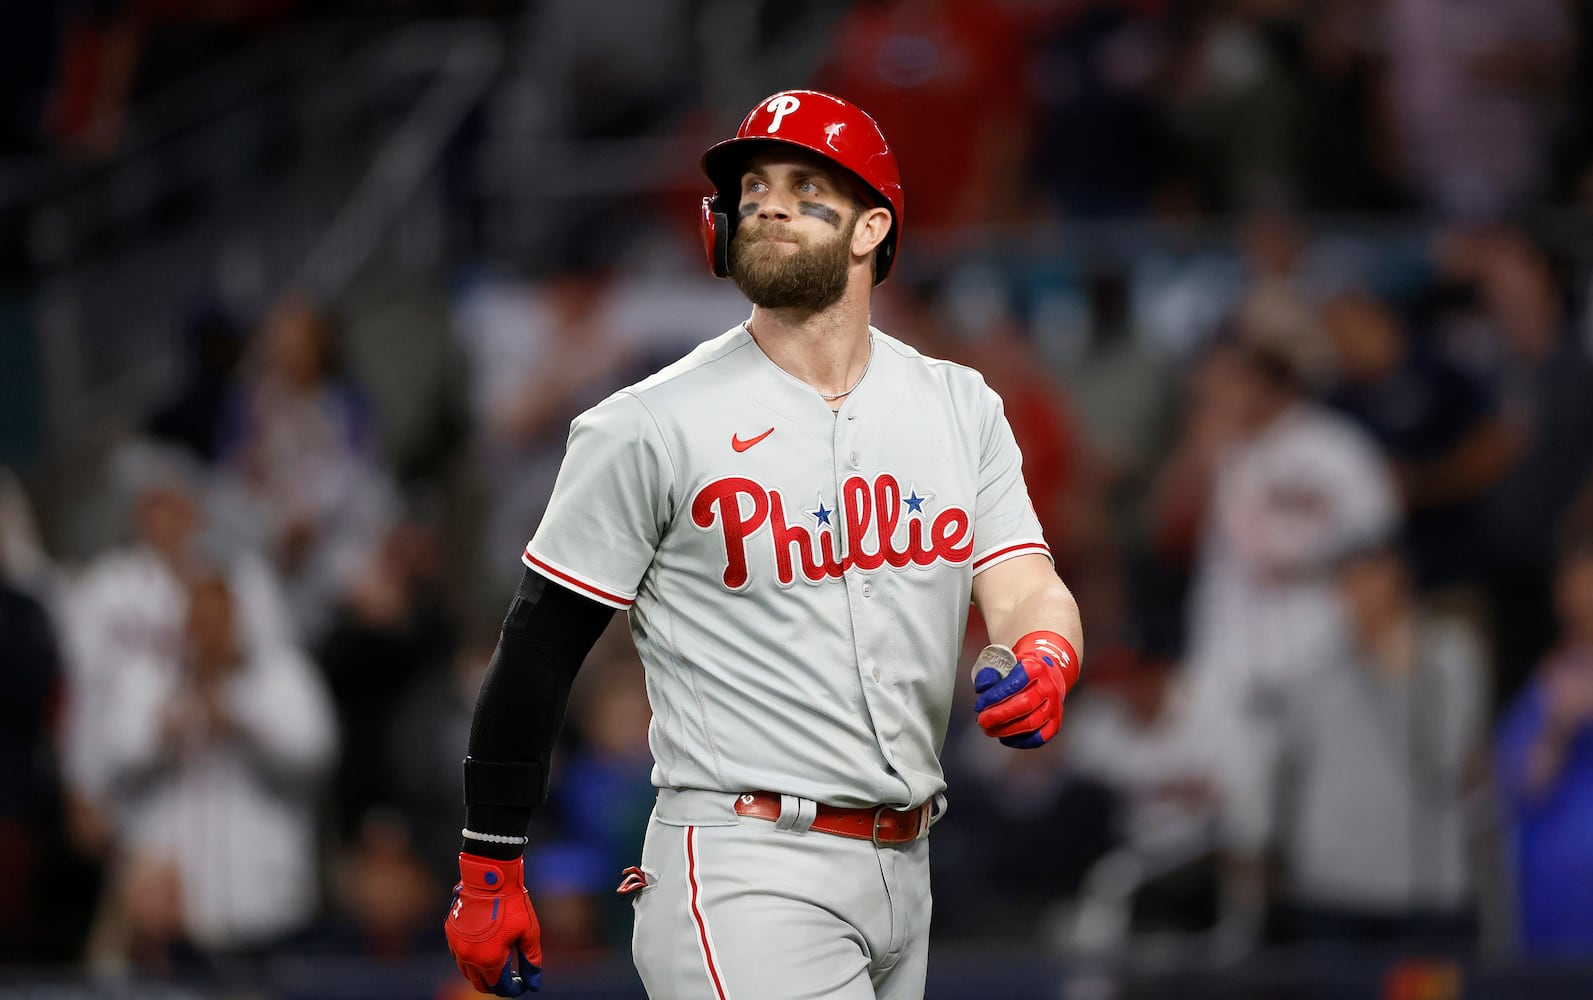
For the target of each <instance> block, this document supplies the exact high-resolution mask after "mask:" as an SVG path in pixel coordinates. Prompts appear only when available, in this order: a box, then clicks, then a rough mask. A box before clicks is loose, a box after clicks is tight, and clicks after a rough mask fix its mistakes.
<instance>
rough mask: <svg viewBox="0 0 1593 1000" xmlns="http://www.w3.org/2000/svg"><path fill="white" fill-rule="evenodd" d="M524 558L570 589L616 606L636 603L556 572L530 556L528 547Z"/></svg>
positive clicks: (566, 574)
mask: <svg viewBox="0 0 1593 1000" xmlns="http://www.w3.org/2000/svg"><path fill="white" fill-rule="evenodd" d="M525 558H526V561H527V562H529V563H532V564H533V565H535V566H536V568H537V569H539V570H541V571H542V572H544V573H546V574H547V575H548V576H552V577H557V578H558V579H560V580H563V581H564V582H565V583H568V584H569V585H570V586H572V587H579V588H581V589H582V590H584V591H586V592H587V593H588V594H596V595H597V596H598V597H601V598H602V599H603V600H605V601H613V602H615V603H616V604H621V605H624V606H625V607H627V608H628V607H630V606H631V605H632V604H635V603H636V599H635V598H631V597H621V596H620V595H618V594H611V593H609V592H608V591H606V590H603V589H601V588H598V587H594V586H592V585H591V584H590V583H586V582H584V581H581V580H577V579H576V578H575V577H573V576H571V575H570V574H568V573H561V572H559V571H558V570H556V569H554V568H553V567H552V566H549V565H548V564H547V563H545V562H543V561H542V560H540V559H538V558H537V557H536V556H534V555H532V554H531V547H530V546H527V547H526V550H525Z"/></svg>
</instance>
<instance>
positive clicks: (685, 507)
mask: <svg viewBox="0 0 1593 1000" xmlns="http://www.w3.org/2000/svg"><path fill="white" fill-rule="evenodd" d="M871 334H872V337H873V347H872V350H873V356H872V360H871V362H870V366H869V368H868V371H867V373H866V375H865V376H864V378H863V380H862V382H861V383H860V384H859V385H858V386H857V387H856V389H854V390H853V391H852V393H851V394H850V395H849V396H848V397H847V398H846V400H845V402H844V403H843V404H842V405H841V407H840V410H839V412H832V411H831V410H830V407H829V404H828V403H826V402H825V401H824V400H823V399H822V398H821V397H820V396H819V394H818V393H817V392H816V391H815V390H814V389H813V388H812V387H811V386H809V385H807V384H805V383H803V382H801V381H800V380H798V379H796V378H794V377H793V376H791V375H789V374H787V373H786V372H784V371H782V370H781V369H780V368H779V367H777V366H776V365H775V364H774V363H773V362H771V361H770V360H769V358H768V357H767V356H766V355H765V354H764V353H763V351H762V350H761V349H760V348H759V347H758V345H757V344H756V343H755V342H754V341H753V339H752V337H751V335H750V334H749V333H748V332H747V331H746V329H745V326H744V325H743V326H738V327H735V328H734V329H732V330H730V331H728V332H726V333H725V334H724V335H722V336H720V337H717V338H715V339H713V340H711V341H708V342H707V343H704V344H702V345H701V346H699V347H698V348H697V349H696V350H694V351H693V352H692V353H691V354H689V355H687V356H686V357H685V358H683V359H681V360H680V361H678V362H676V363H675V364H673V365H670V366H669V367H667V368H665V369H663V370H662V371H660V372H658V373H657V374H656V375H654V376H652V377H651V378H648V379H646V380H644V381H642V382H640V383H637V384H636V385H634V386H631V387H630V388H627V389H624V390H621V391H620V392H618V393H615V394H614V395H613V396H611V397H609V398H608V399H607V400H605V401H604V402H602V403H600V404H598V405H597V406H595V407H593V408H592V409H590V410H588V411H587V412H586V413H583V414H582V415H581V416H580V417H578V418H577V419H576V420H575V422H574V424H573V425H572V428H571V432H570V439H569V448H568V451H567V453H566V455H565V459H564V464H563V466H562V468H561V469H560V472H559V477H558V482H557V485H556V486H555V488H554V491H553V497H552V499H551V500H550V502H549V504H548V509H547V513H546V515H545V516H544V517H543V519H542V522H541V524H540V526H539V527H538V529H537V532H536V536H535V537H534V538H533V539H532V540H531V542H530V544H529V545H528V546H527V547H526V551H525V556H524V560H525V563H526V565H528V566H530V567H531V568H532V569H535V570H537V571H539V572H541V573H543V574H544V575H546V576H548V577H550V578H552V579H555V580H557V581H559V582H560V583H562V584H563V585H565V586H567V587H570V588H572V589H574V590H576V591H578V592H580V593H582V594H585V595H587V596H589V597H591V598H593V599H594V600H598V601H601V602H603V603H604V604H608V605H610V606H611V607H615V608H621V609H627V610H628V611H629V613H630V624H631V629H632V633H633V635H634V637H635V640H636V646H637V650H638V652H639V653H640V655H641V658H642V661H643V663H644V664H645V666H646V673H647V688H648V696H649V699H650V701H651V703H652V709H653V721H652V726H651V730H650V733H649V742H650V744H651V748H652V753H653V759H654V761H655V766H654V769H653V783H654V784H655V785H658V786H659V787H662V788H682V789H708V790H714V791H722V792H733V793H735V792H743V791H747V790H753V789H767V790H771V791H775V792H783V793H786V794H789V795H794V796H800V797H802V798H807V799H813V800H815V801H818V802H825V803H830V804H832V805H839V806H862V805H875V804H889V805H894V806H897V807H906V806H911V805H917V804H919V803H922V802H924V801H926V800H928V799H929V798H930V797H931V796H933V795H935V794H937V793H938V792H940V791H941V790H942V789H943V788H944V787H945V785H944V781H943V780H942V775H941V769H940V762H939V752H940V748H941V744H942V741H943V740H944V738H945V733H946V724H947V721H948V717H949V714H950V710H951V704H952V690H953V686H954V684H955V683H956V673H957V670H956V664H957V658H958V652H959V650H960V648H961V644H962V638H963V630H964V626H965V623H966V618H967V610H968V603H969V596H970V592H971V589H972V584H973V578H974V575H975V574H976V573H978V572H979V571H981V570H983V569H986V568H988V567H990V566H993V565H996V564H997V563H999V562H1002V561H1004V560H1006V559H1010V558H1013V557H1015V556H1019V555H1024V554H1027V553H1047V549H1046V547H1045V542H1044V540H1043V538H1042V537H1041V532H1040V525H1039V521H1038V519H1037V518H1036V517H1035V514H1034V508H1033V505H1032V504H1031V503H1030V501H1029V496H1028V491H1027V489H1026V488H1025V486H1024V483H1023V478H1022V475H1021V469H1020V463H1021V459H1020V456H1019V452H1018V447H1017V444H1016V442H1015V441H1014V440H1013V437H1012V431H1011V429H1010V428H1009V427H1008V425H1007V421H1006V419H1005V417H1004V416H1003V414H1002V407H1001V400H1000V398H999V397H998V396H997V395H996V394H995V393H994V392H993V391H992V390H991V389H990V388H989V387H987V386H986V385H985V383H984V380H983V379H982V378H981V377H980V375H979V374H978V373H977V372H975V371H973V370H971V369H969V368H965V367H963V366H960V365H956V364H952V363H949V362H945V361H938V360H934V359H931V358H927V357H924V356H923V355H921V354H919V353H918V352H917V351H915V350H913V349H912V348H911V347H908V346H907V345H905V344H903V343H901V342H900V341H898V340H895V339H893V338H891V337H889V336H886V335H885V334H883V333H881V332H879V331H878V330H871Z"/></svg>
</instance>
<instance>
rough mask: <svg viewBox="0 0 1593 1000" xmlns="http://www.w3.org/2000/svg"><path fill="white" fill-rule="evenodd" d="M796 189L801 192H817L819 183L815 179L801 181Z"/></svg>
mask: <svg viewBox="0 0 1593 1000" xmlns="http://www.w3.org/2000/svg"><path fill="white" fill-rule="evenodd" d="M797 190H798V191H801V192H802V193H803V194H818V193H819V185H818V183H817V182H816V181H803V182H802V183H801V184H798V185H797Z"/></svg>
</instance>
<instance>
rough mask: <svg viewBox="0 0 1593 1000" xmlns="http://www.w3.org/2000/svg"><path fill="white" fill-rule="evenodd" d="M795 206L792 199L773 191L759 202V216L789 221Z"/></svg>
mask: <svg viewBox="0 0 1593 1000" xmlns="http://www.w3.org/2000/svg"><path fill="white" fill-rule="evenodd" d="M794 207H795V206H794V205H793V204H792V202H791V200H790V199H789V198H788V197H786V196H785V195H784V194H781V193H779V192H777V191H771V192H769V193H768V194H766V195H764V196H763V199H762V200H761V201H759V202H758V218H759V219H764V220H778V221H782V222H789V221H790V220H791V216H792V211H793V209H794Z"/></svg>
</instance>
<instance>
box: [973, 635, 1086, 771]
mask: <svg viewBox="0 0 1593 1000" xmlns="http://www.w3.org/2000/svg"><path fill="white" fill-rule="evenodd" d="M1012 653H1013V655H1014V656H1015V657H1017V660H1018V665H1017V666H1015V667H1013V668H1012V672H1011V673H1009V674H1007V675H1006V676H1005V677H1003V676H1001V674H1000V673H999V672H998V671H996V670H995V669H993V668H990V667H986V668H984V669H983V670H980V671H979V673H978V675H977V676H975V677H974V693H975V694H977V695H978V696H979V697H978V698H977V699H976V700H975V701H974V711H975V712H977V713H979V714H978V721H979V728H981V729H983V730H984V731H985V733H986V735H988V736H993V737H995V738H997V739H999V740H1000V741H1001V742H1002V743H1003V744H1005V745H1006V746H1009V747H1017V748H1018V749H1020V750H1031V749H1033V748H1035V747H1038V746H1044V745H1045V744H1046V743H1048V742H1049V741H1050V740H1051V738H1052V737H1053V736H1055V735H1056V734H1057V730H1058V729H1060V728H1061V727H1062V700H1063V699H1064V698H1066V697H1067V693H1068V689H1069V688H1071V687H1072V686H1073V684H1074V682H1075V681H1077V680H1078V678H1079V655H1078V653H1076V652H1074V651H1073V646H1072V645H1071V644H1070V643H1069V642H1068V641H1067V640H1066V639H1064V638H1062V637H1061V636H1060V635H1058V634H1057V633H1055V632H1030V633H1029V634H1028V635H1026V636H1024V637H1023V638H1021V639H1019V640H1018V641H1017V642H1015V643H1013V644H1012Z"/></svg>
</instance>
